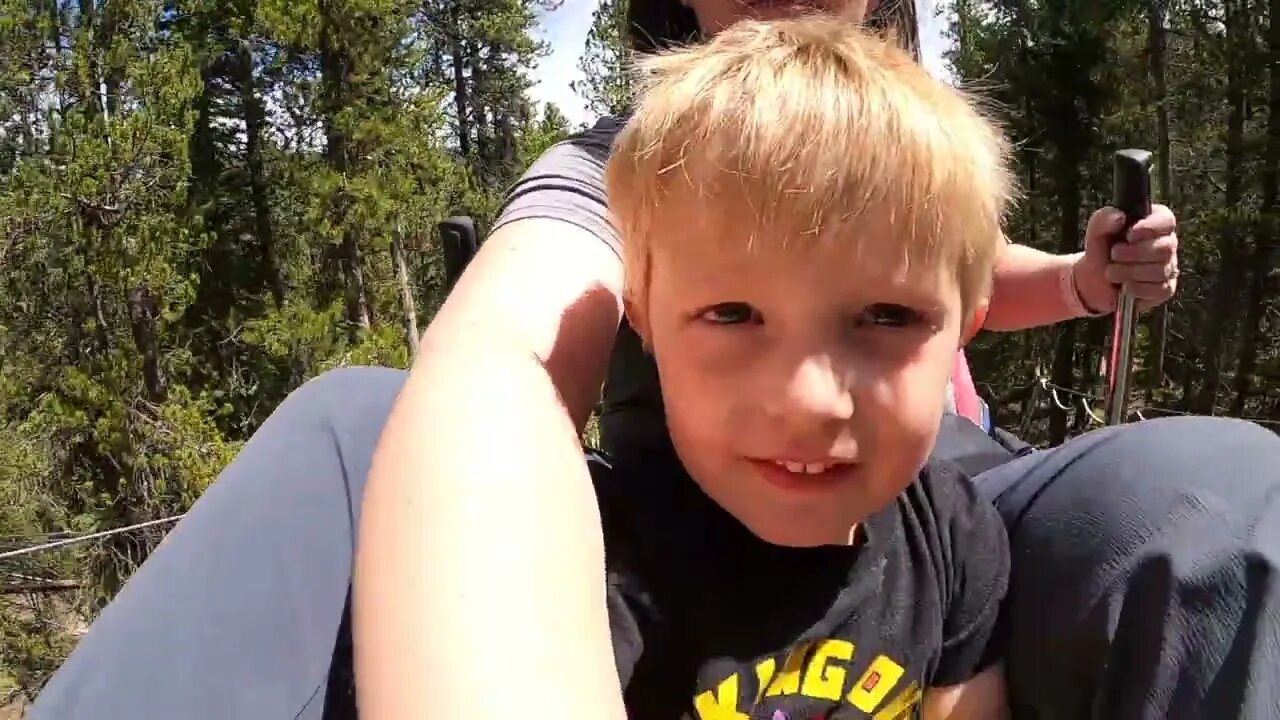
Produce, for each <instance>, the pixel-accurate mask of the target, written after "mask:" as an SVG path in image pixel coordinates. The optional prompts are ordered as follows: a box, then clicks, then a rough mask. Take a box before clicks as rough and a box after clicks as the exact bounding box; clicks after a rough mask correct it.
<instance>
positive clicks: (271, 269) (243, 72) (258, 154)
mask: <svg viewBox="0 0 1280 720" xmlns="http://www.w3.org/2000/svg"><path fill="white" fill-rule="evenodd" d="M234 72H235V77H236V85H237V86H238V89H239V91H240V105H241V109H242V111H243V112H244V127H245V164H246V166H247V167H246V169H247V170H248V172H249V193H250V197H251V198H252V202H253V229H254V233H255V234H256V235H257V236H258V248H259V252H260V253H261V260H262V270H261V273H262V275H263V276H264V279H265V281H266V284H267V286H268V287H269V288H270V291H271V297H272V299H273V300H275V304H276V307H279V306H280V305H282V304H283V303H284V295H285V282H284V275H283V273H281V272H280V266H279V263H278V262H276V249H275V232H274V230H273V228H272V225H271V201H270V198H269V195H268V182H267V173H266V167H265V164H264V163H263V159H262V145H263V136H264V135H265V133H266V125H267V115H266V111H265V109H264V108H263V106H262V99H261V98H260V97H259V96H258V87H257V82H256V80H255V79H254V76H253V51H252V50H250V48H249V44H248V43H247V42H245V41H244V40H241V41H240V42H239V45H238V47H237V48H236V56H235V63H234Z"/></svg>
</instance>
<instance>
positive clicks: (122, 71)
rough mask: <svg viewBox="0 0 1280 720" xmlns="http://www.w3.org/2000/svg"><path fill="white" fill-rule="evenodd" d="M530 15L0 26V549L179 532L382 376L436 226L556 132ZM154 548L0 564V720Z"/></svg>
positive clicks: (395, 358)
mask: <svg viewBox="0 0 1280 720" xmlns="http://www.w3.org/2000/svg"><path fill="white" fill-rule="evenodd" d="M552 7H553V4H551V3H546V2H536V3H535V2H534V1H533V0H467V2H463V3H455V2H432V1H427V2H407V1H406V0H307V1H304V2H280V1H279V0H235V2H214V1H213V0H181V1H180V2H177V3H172V2H165V1H164V0H118V1H117V0H113V2H110V3H103V2H85V3H71V2H69V1H68V0H53V1H51V2H29V1H27V0H0V47H3V48H4V51H3V52H0V430H2V431H3V432H4V434H5V437H6V443H5V444H4V446H3V447H0V549H10V548H13V547H20V546H24V545H26V544H31V543H35V542H39V541H40V540H41V539H48V538H57V537H63V535H58V534H56V533H66V532H75V533H85V532H92V531H95V530H100V529H107V528H114V527H119V526H122V525H126V524H132V523H138V522H144V521H147V520H151V519H157V518H164V517H169V516H172V515H176V514H178V513H181V512H183V511H184V510H186V509H187V508H188V507H190V505H191V503H192V502H194V501H195V499H196V498H197V497H199V495H200V493H201V492H203V490H204V489H205V488H206V487H208V485H209V483H210V482H212V481H213V480H214V478H215V477H216V476H217V474H218V472H219V471H220V470H221V469H222V468H223V467H225V466H226V464H227V463H228V462H230V461H231V459H232V458H233V457H234V455H235V452H236V450H237V449H238V448H239V447H240V446H241V445H242V443H243V442H244V441H245V440H246V439H247V438H248V437H249V436H250V435H251V434H252V432H253V431H254V429H255V428H256V427H257V426H258V425H259V424H260V423H261V422H262V421H263V420H264V419H265V418H266V416H267V415H268V414H269V413H270V411H271V409H272V408H274V407H275V406H276V405H277V404H278V403H279V402H280V401H281V400H282V399H283V398H284V397H285V396H286V395H287V394H288V392H289V391H290V390H292V389H293V388H295V387H297V386H298V385H299V384H301V383H303V382H305V381H306V380H307V379H309V378H311V377H313V376H315V375H317V374H319V373H321V372H324V371H325V370H327V369H330V368H334V367H339V366H344V365H358V364H374V365H387V366H394V367H404V366H407V365H408V363H409V362H410V359H411V358H410V349H409V344H408V342H407V340H408V338H407V337H406V332H408V330H407V328H408V327H410V326H411V324H410V322H409V321H410V320H412V321H413V322H414V323H416V325H417V327H418V328H419V329H420V328H422V327H424V326H425V323H426V322H427V321H428V320H429V319H430V317H431V314H432V313H433V312H434V310H435V308H436V307H438V305H439V303H440V301H441V288H442V277H441V267H440V266H441V261H440V250H439V245H438V242H437V240H436V238H435V234H434V232H435V231H434V228H435V224H436V222H437V221H438V220H440V219H441V218H443V217H445V216H447V215H451V214H455V213H458V212H467V213H470V214H472V215H474V216H475V217H476V219H477V221H478V222H480V223H481V225H482V226H483V225H486V224H487V223H488V222H489V221H490V219H491V216H492V214H493V212H495V211H496V208H497V204H498V202H499V201H500V199H501V194H502V193H503V192H504V191H505V189H506V187H508V186H509V185H510V183H511V182H512V181H513V180H514V179H515V178H516V177H517V176H518V175H519V174H520V173H521V172H523V169H524V167H526V166H527V164H528V163H529V162H530V161H531V160H532V159H533V158H534V157H536V155H537V154H538V153H540V152H542V151H543V150H544V149H545V148H546V147H548V146H549V145H550V144H551V143H553V142H556V141H558V140H559V139H561V138H562V137H563V136H564V134H565V132H566V131H567V127H566V126H567V123H566V122H565V121H564V118H563V116H562V115H560V114H559V112H558V111H557V110H556V109H555V108H545V109H544V110H543V111H542V113H541V114H536V113H535V112H534V109H533V104H532V103H531V102H529V101H528V99H527V98H526V97H525V91H526V90H527V88H528V84H529V81H528V79H527V76H526V75H525V74H524V73H523V69H524V68H526V67H527V66H528V65H529V64H530V63H531V62H533V61H535V60H536V59H537V58H538V57H540V56H541V55H542V54H543V53H544V51H545V49H544V48H543V47H542V46H541V45H540V44H539V43H538V42H537V41H535V40H534V39H533V36H532V31H533V30H534V29H535V25H536V14H537V12H539V11H542V10H547V9H551V8H552ZM393 240H394V241H398V242H396V243H393ZM393 245H394V246H396V247H399V248H402V251H401V254H402V256H403V257H393V252H392V248H393ZM397 263H403V270H404V273H403V275H404V276H405V277H406V278H407V280H406V282H405V284H402V283H401V281H400V279H399V278H400V273H399V272H398V271H397ZM405 298H409V301H410V302H408V303H407V302H406V300H405ZM163 533H164V528H163V527H161V528H156V529H154V530H147V531H145V532H140V533H135V534H131V535H128V536H113V537H111V538H107V539H104V540H101V541H95V542H89V543H83V544H76V545H71V546H68V547H67V548H66V549H59V550H54V551H47V552H42V553H37V554H32V555H24V556H21V557H20V558H16V559H13V560H10V561H0V589H4V588H10V589H13V588H17V587H18V586H19V585H21V586H22V587H23V588H26V587H27V586H30V587H31V588H33V589H31V590H30V591H24V592H6V593H5V594H0V706H2V705H3V704H4V702H5V699H6V698H7V697H8V696H9V694H11V693H16V694H17V695H19V696H23V695H25V696H30V695H31V694H32V693H33V692H34V691H35V690H36V689H38V688H39V686H40V685H41V684H42V683H43V681H44V678H45V677H47V675H48V673H49V671H50V670H51V669H52V668H53V667H54V666H55V665H56V663H57V662H58V660H59V659H60V658H61V657H63V656H64V655H65V653H66V651H67V650H68V648H69V647H70V646H71V644H72V643H73V641H74V638H75V635H74V633H75V631H76V630H77V629H78V628H80V627H81V626H82V625H83V624H84V622H86V621H87V620H88V619H89V618H90V617H92V615H93V613H94V612H96V610H97V608H99V607H101V605H102V604H103V603H104V602H105V601H106V600H107V599H108V598H109V597H111V595H113V594H114V593H115V591H116V590H117V589H118V588H119V586H120V584H121V583H122V582H123V579H124V578H125V577H126V576H127V575H128V573H130V572H131V571H132V570H133V568H134V567H136V566H137V564H138V563H140V562H141V561H142V560H143V559H144V558H145V557H146V555H147V553H148V552H149V551H150V549H151V548H152V547H153V546H154V544H155V543H156V542H158V540H159V539H160V538H161V537H162V536H163ZM40 588H44V589H40Z"/></svg>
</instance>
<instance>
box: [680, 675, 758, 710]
mask: <svg viewBox="0 0 1280 720" xmlns="http://www.w3.org/2000/svg"><path fill="white" fill-rule="evenodd" d="M693 707H694V709H695V710H697V711H698V718H699V720H751V718H750V717H748V716H747V715H746V714H745V713H741V712H738V673H734V674H732V675H730V676H729V677H727V678H725V679H724V680H722V681H721V682H720V684H719V685H717V686H716V689H715V691H714V692H713V691H711V690H707V691H706V692H703V693H702V694H701V695H699V696H698V697H696V698H694V700H693Z"/></svg>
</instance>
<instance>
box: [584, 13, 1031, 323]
mask: <svg viewBox="0 0 1280 720" xmlns="http://www.w3.org/2000/svg"><path fill="white" fill-rule="evenodd" d="M641 71H642V77H643V78H644V80H643V88H642V94H641V95H640V102H639V104H638V106H637V108H636V111H635V113H634V115H633V116H632V117H631V119H630V120H629V122H628V123H627V125H626V127H625V128H624V129H623V130H622V132H621V133H620V134H619V136H618V138H617V140H616V143H615V146H614V152H613V155H612V157H611V158H610V160H609V164H608V167H607V169H606V183H607V187H608V197H609V205H610V209H611V211H612V213H613V216H614V220H615V222H616V223H617V225H618V230H619V232H620V233H621V234H622V237H623V249H624V252H623V254H624V258H623V260H624V265H625V277H626V280H625V289H624V297H625V298H626V300H627V303H628V305H630V306H632V307H633V309H639V310H641V311H643V309H644V308H646V307H647V295H648V284H649V274H650V270H649V268H650V258H651V257H652V252H653V249H654V247H655V246H656V245H658V244H662V245H664V246H666V248H668V249H670V250H678V244H679V243H690V242H699V241H703V242H705V240H702V239H701V238H699V237H697V235H698V232H697V231H696V230H694V229H693V228H691V227H690V225H689V224H688V223H689V218H690V217H691V215H690V213H694V214H695V215H694V217H701V218H702V223H701V225H702V226H703V227H711V228H716V229H717V230H719V232H717V233H715V234H716V235H722V236H723V239H730V242H740V243H741V244H742V245H740V247H739V250H741V249H743V246H748V247H747V249H751V250H759V249H765V250H779V249H787V248H791V247H803V246H805V245H809V244H812V243H814V242H819V239H820V238H835V239H836V240H835V241H837V242H848V243H850V245H851V249H852V250H855V251H860V250H862V249H863V246H868V247H869V243H868V242H867V241H879V242H881V243H884V242H893V243H894V244H895V245H896V246H897V247H895V248H894V251H895V252H902V253H904V255H905V258H906V260H907V261H908V262H921V261H924V262H929V261H933V262H936V261H943V262H952V263H954V264H955V266H956V268H957V280H958V282H959V284H960V289H961V293H962V298H963V303H964V306H965V308H966V312H967V311H969V310H971V309H972V308H973V307H974V305H975V303H976V302H978V301H979V300H980V299H981V298H983V297H985V295H986V293H987V292H988V291H989V287H990V282H991V274H992V270H993V267H994V263H995V258H996V254H997V252H998V251H999V246H1000V245H1001V244H1002V243H1003V242H1004V239H1003V238H1004V236H1003V233H1002V229H1001V225H1002V220H1003V218H1004V214H1005V211H1006V207H1007V205H1008V204H1009V201H1010V199H1011V196H1012V180H1011V176H1010V173H1009V170H1008V165H1007V154H1008V148H1007V144H1006V141H1005V139H1004V136H1003V134H1002V133H1001V132H1000V130H999V129H998V128H997V127H996V126H995V125H994V124H993V123H992V122H990V121H989V120H988V119H987V118H986V117H985V116H984V115H983V114H982V113H981V112H980V111H979V110H978V109H977V107H976V106H975V104H974V103H973V102H972V100H971V99H970V98H969V97H968V96H967V95H965V94H964V93H962V92H961V91H958V90H956V89H954V88H952V87H949V86H947V85H945V84H943V83H941V82H938V81H936V80H934V79H932V78H930V77H929V76H928V74H927V73H926V72H925V71H924V69H922V68H921V67H919V66H918V65H917V64H916V63H915V62H914V61H913V60H912V58H911V56H910V55H909V54H907V53H906V52H905V51H903V50H901V49H899V48H898V47H897V46H896V44H895V43H894V42H893V41H892V39H885V38H877V37H873V36H872V35H869V34H868V33H866V32H865V31H863V30H861V29H859V28H857V27H856V26H855V25H854V24H852V23H850V22H848V21H847V20H841V19H839V18H835V17H829V16H828V17H823V16H813V17H803V18H800V19H794V20H787V21H774V22H757V21H744V22H740V23H738V24H736V25H734V26H733V27H730V28H728V29H726V30H724V31H722V32H721V33H719V34H718V35H717V36H716V37H715V38H713V39H712V40H711V41H709V42H707V43H705V44H702V45H698V46H693V47H689V48H684V49H680V50H676V51H671V52H667V53H663V54H660V55H656V56H652V57H650V58H648V59H646V60H643V61H642V65H641ZM871 223H875V226H876V227H878V228H887V229H888V230H889V235H890V236H889V237H885V236H884V234H883V233H861V234H860V233H859V232H858V229H859V228H866V227H868V226H870V224H871ZM831 231H834V232H831ZM642 332H643V331H642Z"/></svg>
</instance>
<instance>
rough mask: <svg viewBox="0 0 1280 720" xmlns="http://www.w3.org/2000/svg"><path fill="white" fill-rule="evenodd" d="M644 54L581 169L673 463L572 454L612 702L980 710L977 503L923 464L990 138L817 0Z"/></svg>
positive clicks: (976, 278)
mask: <svg viewBox="0 0 1280 720" xmlns="http://www.w3.org/2000/svg"><path fill="white" fill-rule="evenodd" d="M644 70H645V73H646V85H645V92H644V94H643V99H642V101H641V103H640V104H639V106H638V108H637V110H636V112H635V114H634V115H633V116H632V117H631V119H630V121H629V122H628V124H627V127H626V128H625V129H624V130H623V131H622V133H621V134H620V135H619V137H618V140H617V144H616V146H615V148H614V153H613V156H612V159H611V160H610V163H609V166H608V169H607V180H608V189H609V198H610V205H611V210H612V212H613V214H614V216H615V218H616V222H617V226H618V229H619V231H620V233H621V235H622V236H623V238H624V239H625V242H624V244H623V247H624V255H625V257H624V264H625V270H626V284H625V293H624V297H625V303H626V310H627V315H628V319H629V320H630V322H631V323H632V325H633V326H634V327H635V328H636V330H637V332H638V333H639V334H640V335H641V337H642V338H643V339H644V341H645V344H646V345H647V346H648V347H649V348H650V349H651V351H652V352H653V354H654V356H655V359H656V362H657V366H658V371H659V376H660V379H661V384H662V393H663V397H664V398H665V402H666V414H667V423H668V426H669V429H670V432H671V437H672V440H673V442H674V446H675V451H676V452H675V455H678V460H677V459H676V458H675V457H674V456H673V457H672V458H671V459H670V461H666V460H664V459H662V458H653V459H651V460H650V461H649V462H648V464H646V466H645V467H613V468H606V467H605V466H604V465H603V464H600V463H596V464H595V467H594V468H593V470H594V471H595V472H596V480H597V489H598V493H599V497H600V505H601V511H602V517H603V522H604V528H605V537H606V557H607V564H608V568H609V580H610V585H609V590H610V610H611V620H612V625H613V636H614V644H615V656H616V660H617V664H618V670H619V673H620V676H621V679H622V682H623V684H624V687H625V695H626V702H627V707H628V713H629V715H630V717H632V718H637V719H639V720H644V719H645V718H654V719H655V720H657V719H662V720H669V719H670V718H674V717H690V718H698V719H701V720H711V719H712V718H725V719H733V720H739V719H746V718H765V719H766V720H810V719H811V718H856V717H875V718H883V719H886V720H887V719H889V718H898V717H908V716H909V715H910V712H911V711H912V710H913V709H914V708H916V707H917V706H922V707H923V710H924V712H925V716H926V717H993V716H1000V715H1002V714H1003V713H1004V708H1003V683H1002V681H1001V679H1000V675H999V671H998V668H997V666H996V664H995V663H996V661H997V660H998V656H999V654H1000V653H999V647H998V643H997V642H996V641H995V636H996V633H995V623H996V615H997V611H998V609H999V605H1000V601H1001V599H1002V597H1003V594H1004V592H1005V588H1006V585H1007V575H1008V557H1007V554H1008V551H1007V545H1006V540H1005V535H1004V533H1005V530H1004V526H1003V525H1002V523H1001V521H1000V519H999V517H998V516H997V515H996V513H995V511H994V509H993V508H992V507H991V506H990V505H989V504H987V503H986V502H984V501H982V500H981V499H979V498H978V497H977V496H976V495H975V493H974V491H973V488H972V486H971V485H970V483H969V481H968V480H967V479H966V478H964V477H961V476H959V475H958V474H957V472H956V471H954V470H953V469H951V468H948V467H941V466H935V465H934V464H932V463H930V462H929V461H928V455H929V452H930V450H931V448H932V446H933V442H934V439H935V436H936V434H937V431H938V427H939V423H940V420H941V414H942V411H943V396H944V392H945V388H946V385H947V379H948V376H949V372H950V369H951V363H952V361H953V359H954V356H955V352H956V349H957V348H958V347H959V346H961V345H962V344H963V343H964V342H965V340H966V339H967V338H968V337H969V336H970V335H971V334H972V332H973V331H974V329H975V328H976V326H977V323H976V317H978V316H979V315H980V314H981V313H982V311H983V309H984V308H985V306H986V302H987V297H988V292H989V289H990V283H991V274H992V269H993V265H994V262H995V258H996V255H997V251H998V244H999V243H1000V238H1001V237H1002V233H1001V221H1002V218H1003V215H1004V212H1005V208H1006V205H1007V203H1008V202H1009V198H1010V193H1011V189H1010V185H1011V183H1010V178H1009V174H1008V171H1007V166H1006V146H1005V142H1004V140H1003V138H1002V135H1001V134H1000V132H999V131H998V130H997V129H996V128H995V127H994V126H993V125H992V124H991V123H990V122H988V121H987V120H986V119H985V118H984V117H983V116H982V115H981V114H980V113H979V112H977V111H976V110H975V109H974V107H973V105H972V103H971V102H970V101H969V100H968V99H967V98H966V97H965V96H964V95H963V94H961V93H960V92H958V91H956V90H954V89H952V88H950V87H947V86H945V85H943V84H940V83H938V82H936V81H934V80H932V79H930V78H929V77H928V76H927V75H926V73H925V72H924V71H923V70H921V69H920V68H919V67H918V66H917V65H916V63H915V62H914V61H913V60H912V58H910V57H909V56H908V55H907V54H905V53H903V52H902V51H900V50H898V49H897V48H896V47H895V46H894V45H893V44H892V43H891V42H887V41H884V40H881V39H875V38H872V37H870V36H868V35H865V34H864V33H863V32H862V31H860V30H859V29H857V28H856V27H854V26H852V25H851V24H849V23H845V22H841V21H840V20H838V19H832V18H826V19H824V18H817V17H815V18H805V19H800V20H791V21H784V22H777V23H757V22H748V23H743V24H740V25H737V26H735V27H733V28H730V29H728V30H725V31H724V32H721V33H720V34H718V35H717V36H716V37H715V39H713V40H712V41H711V42H709V43H707V44H704V45H701V46H698V47H694V48H691V49H687V50H683V51H680V52H677V53H673V54H669V55H666V56H661V57H657V58H655V59H653V60H651V61H649V62H647V64H646V65H645V68H644ZM690 478H691V479H692V481H690Z"/></svg>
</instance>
